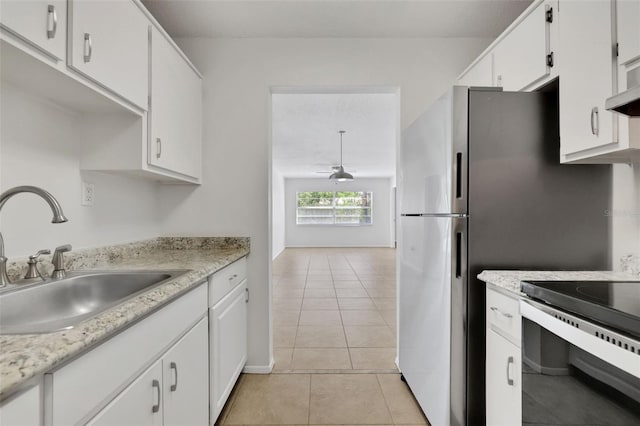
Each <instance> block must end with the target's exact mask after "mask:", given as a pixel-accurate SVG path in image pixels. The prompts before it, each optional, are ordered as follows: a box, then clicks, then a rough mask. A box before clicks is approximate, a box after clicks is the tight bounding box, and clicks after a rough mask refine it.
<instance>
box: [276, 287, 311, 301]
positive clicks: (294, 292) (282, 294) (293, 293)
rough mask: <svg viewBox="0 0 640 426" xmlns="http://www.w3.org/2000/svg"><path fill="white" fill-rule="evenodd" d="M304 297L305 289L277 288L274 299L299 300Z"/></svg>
mask: <svg viewBox="0 0 640 426" xmlns="http://www.w3.org/2000/svg"><path fill="white" fill-rule="evenodd" d="M303 296H304V288H288V287H275V288H274V289H273V297H274V298H275V299H287V298H289V299H299V298H302V297H303Z"/></svg>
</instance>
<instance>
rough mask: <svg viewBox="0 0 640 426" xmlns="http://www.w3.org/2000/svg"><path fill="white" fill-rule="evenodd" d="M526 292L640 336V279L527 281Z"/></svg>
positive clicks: (525, 283)
mask: <svg viewBox="0 0 640 426" xmlns="http://www.w3.org/2000/svg"><path fill="white" fill-rule="evenodd" d="M521 289H522V292H523V293H525V294H526V295H527V296H529V297H531V298H533V299H537V300H540V301H542V302H544V303H547V304H549V305H552V306H555V307H557V308H560V309H563V310H566V311H568V312H573V313H575V314H578V315H580V316H582V317H584V318H586V319H591V320H594V321H597V322H599V323H602V324H604V325H607V326H610V327H613V328H615V329H617V330H620V331H623V332H626V333H629V334H631V335H633V336H635V337H638V338H640V281H523V282H522V283H521Z"/></svg>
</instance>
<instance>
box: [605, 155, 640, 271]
mask: <svg viewBox="0 0 640 426" xmlns="http://www.w3.org/2000/svg"><path fill="white" fill-rule="evenodd" d="M609 214H610V217H611V223H612V255H613V259H612V260H613V261H612V266H613V269H615V270H620V269H621V267H622V265H621V259H622V258H623V257H625V256H629V255H633V256H635V259H636V260H635V262H637V263H640V164H634V165H628V164H616V165H614V166H613V200H612V206H611V210H610V212H609ZM636 267H637V268H638V270H640V265H637V266H636Z"/></svg>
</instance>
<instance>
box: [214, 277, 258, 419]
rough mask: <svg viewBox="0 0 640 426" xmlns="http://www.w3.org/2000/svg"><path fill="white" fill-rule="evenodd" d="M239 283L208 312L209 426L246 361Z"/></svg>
mask: <svg viewBox="0 0 640 426" xmlns="http://www.w3.org/2000/svg"><path fill="white" fill-rule="evenodd" d="M246 284H247V282H246V280H244V281H242V282H241V283H240V284H239V285H238V286H237V287H236V288H235V289H234V290H233V291H231V292H230V293H229V294H227V296H225V298H224V299H222V300H221V301H220V302H218V303H217V304H216V305H215V306H214V307H213V308H212V309H210V310H209V322H210V328H211V342H210V345H211V346H210V348H209V350H210V357H211V389H210V391H211V406H210V410H211V419H210V420H211V424H213V423H215V420H216V419H217V417H218V415H219V414H220V411H222V408H223V407H224V404H225V402H226V401H227V398H228V397H229V394H230V393H231V390H232V389H233V386H234V385H235V383H236V380H237V379H238V376H239V375H240V373H241V372H242V369H243V367H244V364H245V363H246V361H247V302H248V297H247V291H246V288H247V287H246Z"/></svg>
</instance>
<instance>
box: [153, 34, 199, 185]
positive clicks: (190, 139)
mask: <svg viewBox="0 0 640 426" xmlns="http://www.w3.org/2000/svg"><path fill="white" fill-rule="evenodd" d="M150 70H151V71H150V76H149V78H150V80H151V97H150V104H149V131H148V135H149V145H148V163H149V165H150V166H153V167H158V168H161V169H163V170H167V171H170V172H174V173H178V174H180V175H184V176H187V177H188V178H192V179H194V180H197V179H199V178H200V174H201V168H202V158H201V152H202V80H201V79H200V76H199V75H198V74H197V73H196V72H195V71H194V70H193V69H192V68H191V65H190V64H189V63H188V62H187V61H186V60H185V59H184V58H183V56H182V55H181V54H180V52H179V51H178V50H176V48H175V47H174V45H173V44H171V43H170V42H169V41H168V40H167V39H166V38H165V36H164V35H163V34H161V33H160V32H159V31H158V30H157V29H156V28H155V27H154V28H152V30H151V68H150Z"/></svg>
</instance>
